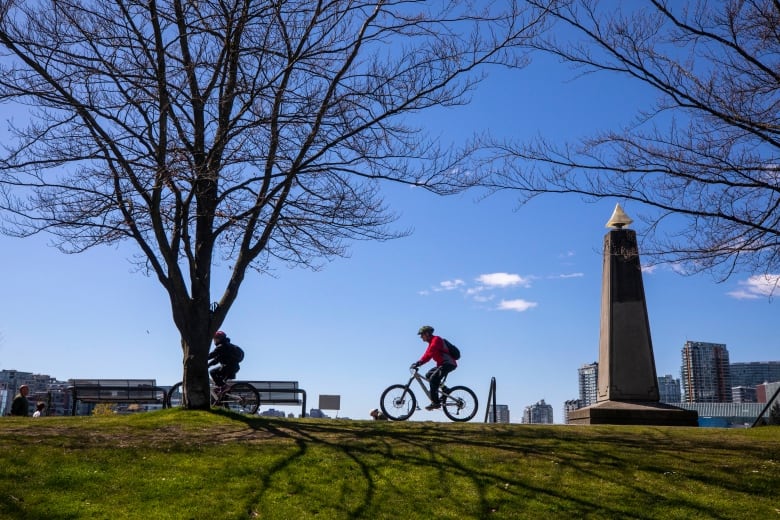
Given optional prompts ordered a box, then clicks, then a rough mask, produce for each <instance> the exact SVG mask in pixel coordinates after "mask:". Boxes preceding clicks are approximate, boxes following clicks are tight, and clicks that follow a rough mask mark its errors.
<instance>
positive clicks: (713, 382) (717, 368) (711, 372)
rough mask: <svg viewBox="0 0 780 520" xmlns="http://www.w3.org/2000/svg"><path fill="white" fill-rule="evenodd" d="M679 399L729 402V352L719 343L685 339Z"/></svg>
mask: <svg viewBox="0 0 780 520" xmlns="http://www.w3.org/2000/svg"><path fill="white" fill-rule="evenodd" d="M680 374H681V375H682V387H683V402H686V403H729V402H731V372H730V365H729V351H728V350H727V349H726V345H724V344H721V343H706V342H703V341H686V342H685V345H684V346H683V348H682V367H681V369H680Z"/></svg>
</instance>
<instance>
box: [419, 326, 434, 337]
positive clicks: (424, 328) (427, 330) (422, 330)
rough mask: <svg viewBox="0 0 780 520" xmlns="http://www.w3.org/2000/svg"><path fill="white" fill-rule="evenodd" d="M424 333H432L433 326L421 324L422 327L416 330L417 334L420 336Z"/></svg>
mask: <svg viewBox="0 0 780 520" xmlns="http://www.w3.org/2000/svg"><path fill="white" fill-rule="evenodd" d="M425 333H428V334H433V327H431V326H430V325H423V326H422V327H420V330H418V331H417V335H418V336H422V335H423V334H425Z"/></svg>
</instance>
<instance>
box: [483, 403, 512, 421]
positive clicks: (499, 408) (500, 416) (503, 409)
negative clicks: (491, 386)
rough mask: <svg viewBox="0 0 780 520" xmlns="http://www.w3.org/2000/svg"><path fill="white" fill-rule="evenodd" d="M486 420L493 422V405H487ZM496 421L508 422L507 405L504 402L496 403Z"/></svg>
mask: <svg viewBox="0 0 780 520" xmlns="http://www.w3.org/2000/svg"><path fill="white" fill-rule="evenodd" d="M487 422H489V423H492V422H493V405H492V404H491V405H489V406H488V414H487ZM496 422H497V423H509V406H508V405H505V404H497V405H496Z"/></svg>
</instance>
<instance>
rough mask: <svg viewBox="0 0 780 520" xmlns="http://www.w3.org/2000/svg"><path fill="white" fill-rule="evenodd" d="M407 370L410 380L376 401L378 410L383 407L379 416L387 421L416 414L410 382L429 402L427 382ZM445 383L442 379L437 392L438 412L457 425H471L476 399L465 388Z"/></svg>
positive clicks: (402, 419) (470, 391)
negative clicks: (416, 385)
mask: <svg viewBox="0 0 780 520" xmlns="http://www.w3.org/2000/svg"><path fill="white" fill-rule="evenodd" d="M409 370H410V371H411V372H412V376H411V377H410V378H409V381H408V382H407V383H406V384H405V385H390V386H389V387H387V389H385V391H384V392H382V397H381V398H380V399H379V406H381V407H382V412H383V413H384V414H385V416H386V417H387V418H388V419H391V420H393V421H405V420H407V419H409V418H410V417H411V416H412V414H414V412H415V411H416V410H419V406H417V398H416V397H415V395H414V393H413V392H412V389H411V386H412V382H413V381H417V382H418V383H419V384H420V388H422V391H423V393H425V395H426V396H428V398H430V397H431V394H430V391H429V390H428V385H426V384H425V383H426V382H427V381H428V380H427V379H426V378H425V377H423V376H421V375H420V373H419V371H418V369H417V368H410V369H409ZM446 379H447V377H446V376H445V377H444V379H442V382H441V387H440V388H439V395H440V396H441V398H440V402H441V408H442V411H444V415H446V416H447V417H449V418H450V420H453V421H456V422H466V421H470V420H471V419H473V418H474V416H475V415H476V414H477V406H478V404H477V395H476V394H475V393H474V392H472V390H471V389H470V388H467V387H465V386H453V387H451V388H450V387H447V386H446V385H445V384H444V381H445V380H446Z"/></svg>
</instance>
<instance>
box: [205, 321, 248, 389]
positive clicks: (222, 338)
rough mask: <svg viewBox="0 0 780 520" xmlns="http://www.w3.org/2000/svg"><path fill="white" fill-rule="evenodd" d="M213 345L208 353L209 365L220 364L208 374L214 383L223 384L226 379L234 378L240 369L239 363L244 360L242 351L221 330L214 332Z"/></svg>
mask: <svg viewBox="0 0 780 520" xmlns="http://www.w3.org/2000/svg"><path fill="white" fill-rule="evenodd" d="M214 346H215V347H214V350H212V351H211V353H210V354H209V366H214V365H217V364H219V365H220V366H218V367H217V368H214V369H212V370H210V371H209V374H211V379H213V380H214V384H215V385H217V386H225V383H227V381H228V379H235V377H236V374H237V373H238V371H239V370H240V369H241V366H240V365H239V363H241V361H243V360H244V351H243V350H241V349H240V348H239V347H238V345H234V344H232V343H231V342H230V338H228V337H227V334H225V333H224V332H222V331H221V330H218V331H217V332H216V334H214Z"/></svg>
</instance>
